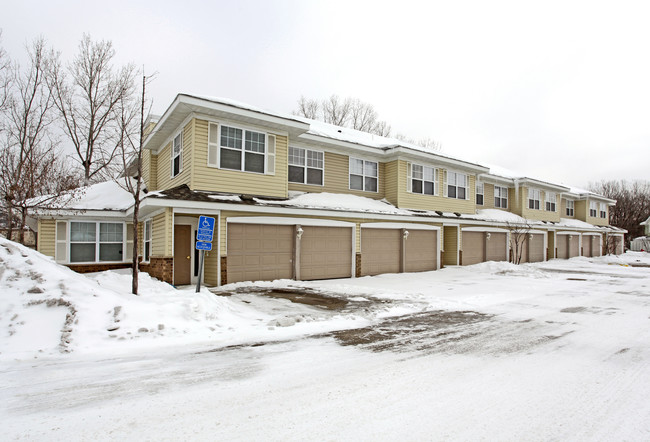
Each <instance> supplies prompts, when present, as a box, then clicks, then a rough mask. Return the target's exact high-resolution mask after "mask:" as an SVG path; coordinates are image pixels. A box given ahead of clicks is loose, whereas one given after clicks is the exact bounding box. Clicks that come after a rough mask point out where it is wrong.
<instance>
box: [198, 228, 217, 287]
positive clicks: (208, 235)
mask: <svg viewBox="0 0 650 442" xmlns="http://www.w3.org/2000/svg"><path fill="white" fill-rule="evenodd" d="M213 236H214V218H211V217H208V216H203V215H201V216H200V217H199V227H198V231H197V232H196V250H199V251H200V252H201V253H199V278H198V280H197V282H196V293H199V292H200V291H201V278H202V277H203V265H204V262H205V251H206V250H207V251H208V252H209V251H210V250H212V238H213Z"/></svg>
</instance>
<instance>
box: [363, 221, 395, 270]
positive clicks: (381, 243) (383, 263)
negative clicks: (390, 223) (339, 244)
mask: <svg viewBox="0 0 650 442" xmlns="http://www.w3.org/2000/svg"><path fill="white" fill-rule="evenodd" d="M401 247H402V232H401V230H399V229H361V274H362V275H364V276H365V275H379V274H381V273H398V272H399V264H400V253H401Z"/></svg>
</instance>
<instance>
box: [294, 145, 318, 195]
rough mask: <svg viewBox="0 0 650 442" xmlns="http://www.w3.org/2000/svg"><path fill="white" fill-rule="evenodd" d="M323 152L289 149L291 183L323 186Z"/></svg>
mask: <svg viewBox="0 0 650 442" xmlns="http://www.w3.org/2000/svg"><path fill="white" fill-rule="evenodd" d="M323 166H324V161H323V152H318V151H315V150H309V149H301V148H298V147H289V182H291V183H302V184H315V185H318V186H322V185H323Z"/></svg>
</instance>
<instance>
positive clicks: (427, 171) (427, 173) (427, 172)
mask: <svg viewBox="0 0 650 442" xmlns="http://www.w3.org/2000/svg"><path fill="white" fill-rule="evenodd" d="M424 179H425V180H427V181H433V169H432V168H430V167H425V168H424Z"/></svg>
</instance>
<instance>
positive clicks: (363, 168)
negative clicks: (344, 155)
mask: <svg viewBox="0 0 650 442" xmlns="http://www.w3.org/2000/svg"><path fill="white" fill-rule="evenodd" d="M378 176H379V165H378V163H377V162H376V161H366V160H360V159H358V158H350V189H351V190H363V191H366V192H377V189H378Z"/></svg>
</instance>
